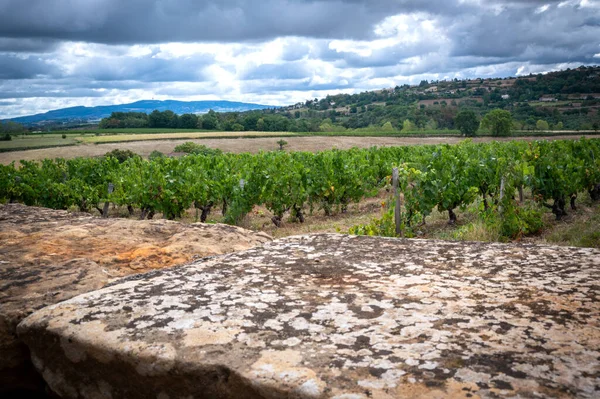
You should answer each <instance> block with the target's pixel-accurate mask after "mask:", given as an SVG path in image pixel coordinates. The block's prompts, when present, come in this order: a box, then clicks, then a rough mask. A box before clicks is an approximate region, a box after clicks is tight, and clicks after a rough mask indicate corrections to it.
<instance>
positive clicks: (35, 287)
mask: <svg viewBox="0 0 600 399" xmlns="http://www.w3.org/2000/svg"><path fill="white" fill-rule="evenodd" d="M269 240H270V238H269V237H268V236H267V235H265V234H262V233H253V232H250V231H248V230H244V229H240V228H237V227H232V226H226V225H201V224H193V225H184V224H180V223H177V222H169V221H165V220H157V221H136V220H128V219H100V218H95V217H91V216H89V215H85V214H71V213H68V212H64V211H54V210H50V209H45V208H35V207H26V206H23V205H18V204H9V205H0V392H2V391H4V390H9V389H10V390H14V389H25V388H36V387H38V386H39V383H40V380H39V376H37V373H35V372H33V368H32V367H31V362H30V360H29V358H30V357H29V353H28V351H27V348H26V347H25V346H24V345H23V344H22V343H20V342H19V340H18V339H17V337H16V326H17V324H18V323H19V322H20V321H21V320H22V319H24V318H25V317H26V316H28V315H29V314H31V313H32V312H33V311H35V310H38V309H41V308H43V307H44V306H48V305H51V304H54V303H57V302H60V301H64V300H66V299H69V298H72V297H73V296H76V295H79V294H82V293H84V292H88V291H92V290H96V289H99V288H102V287H103V286H105V285H106V284H107V283H109V282H111V281H114V280H115V279H117V278H118V277H123V276H127V275H131V274H133V273H141V272H144V271H148V270H152V269H157V268H165V267H170V266H173V265H176V264H182V263H187V262H190V261H191V260H192V259H193V258H194V257H204V256H208V255H216V254H223V253H227V252H233V251H238V250H243V249H248V248H250V247H253V246H256V245H259V244H261V243H264V242H266V241H269Z"/></svg>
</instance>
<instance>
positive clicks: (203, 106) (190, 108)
mask: <svg viewBox="0 0 600 399" xmlns="http://www.w3.org/2000/svg"><path fill="white" fill-rule="evenodd" d="M265 108H270V107H269V106H268V105H260V104H251V103H242V102H232V101H175V100H166V101H155V100H142V101H137V102H134V103H130V104H118V105H103V106H97V107H70V108H62V109H56V110H53V111H49V112H45V113H43V114H36V115H30V116H22V117H18V118H12V119H7V121H8V120H10V121H13V122H18V123H21V124H23V125H44V124H50V123H54V124H55V123H89V122H99V121H100V120H101V119H102V118H106V117H108V116H110V115H111V114H112V113H113V112H143V113H150V112H152V111H154V110H159V111H165V110H171V111H173V112H175V113H177V114H187V113H189V114H204V113H207V112H208V111H209V110H211V109H212V110H214V111H217V112H240V111H250V110H258V109H265Z"/></svg>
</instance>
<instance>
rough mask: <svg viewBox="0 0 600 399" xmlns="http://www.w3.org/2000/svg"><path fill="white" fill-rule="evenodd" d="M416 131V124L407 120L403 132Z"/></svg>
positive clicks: (403, 125) (403, 124)
mask: <svg viewBox="0 0 600 399" xmlns="http://www.w3.org/2000/svg"><path fill="white" fill-rule="evenodd" d="M414 130H415V125H414V123H412V122H411V121H409V120H408V119H407V120H405V121H404V123H402V131H403V132H410V131H414Z"/></svg>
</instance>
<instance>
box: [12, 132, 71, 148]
mask: <svg viewBox="0 0 600 399" xmlns="http://www.w3.org/2000/svg"><path fill="white" fill-rule="evenodd" d="M77 143H79V141H78V140H77V139H76V137H75V136H67V137H65V138H64V139H63V138H62V135H61V134H49V135H44V136H33V135H28V136H13V138H12V140H10V141H0V152H6V151H19V150H32V149H36V148H50V147H60V146H69V145H76V144H77Z"/></svg>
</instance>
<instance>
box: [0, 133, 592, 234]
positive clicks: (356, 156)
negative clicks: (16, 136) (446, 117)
mask: <svg viewBox="0 0 600 399" xmlns="http://www.w3.org/2000/svg"><path fill="white" fill-rule="evenodd" d="M599 156H600V140H598V139H580V140H578V141H554V142H547V141H536V142H517V141H514V142H506V143H500V142H491V143H484V144H474V143H472V142H470V141H465V142H463V143H461V144H460V145H455V146H450V145H431V146H414V147H413V146H411V147H389V148H370V149H352V150H347V151H341V150H330V151H323V152H319V153H316V154H315V153H309V152H292V153H287V152H283V151H276V152H263V153H259V154H254V155H252V154H220V153H208V154H197V155H188V156H185V157H182V158H168V157H160V158H155V159H152V160H145V159H142V158H141V157H137V156H136V157H131V158H128V159H126V160H121V161H122V162H120V161H119V160H118V159H117V158H114V157H111V156H106V157H101V158H76V159H71V160H64V159H55V160H50V159H46V160H44V161H41V162H34V161H21V164H20V165H19V166H17V165H15V164H14V163H13V164H11V165H7V166H4V165H0V201H8V202H21V203H24V204H27V205H36V206H43V207H49V208H54V209H68V208H70V207H74V206H75V207H77V208H78V209H79V210H80V211H83V212H91V211H93V210H94V209H95V210H97V211H98V212H100V213H101V214H102V215H103V216H107V214H108V210H109V205H110V204H111V203H112V204H114V205H116V206H120V207H123V208H125V207H126V208H127V209H128V210H129V213H130V214H131V215H137V216H138V217H140V218H142V219H145V218H152V217H153V216H154V215H155V214H158V213H160V214H162V215H163V217H165V218H168V219H176V218H179V217H181V216H182V215H183V214H184V212H185V211H187V210H188V209H190V208H192V207H193V208H195V209H196V215H197V217H198V219H199V220H200V221H202V222H205V221H206V220H207V217H208V215H209V214H210V212H211V211H214V209H216V208H218V209H219V210H221V212H222V213H223V215H224V220H225V221H226V222H227V223H230V224H237V223H239V222H240V221H241V220H242V219H243V218H244V216H245V215H246V214H248V213H249V212H251V211H252V209H253V208H254V207H255V206H256V205H262V206H264V207H265V208H266V209H267V210H268V211H269V212H271V213H272V218H271V220H272V222H273V223H274V224H275V225H277V226H279V225H280V224H281V222H282V220H283V218H284V216H285V215H287V214H289V215H290V219H291V220H292V221H293V222H297V223H302V222H303V221H304V218H305V216H306V214H307V213H313V212H323V213H324V214H325V215H331V214H333V213H338V212H341V213H343V212H345V211H346V210H347V209H348V206H349V205H350V204H351V203H355V202H358V201H360V200H361V199H363V198H365V197H371V196H375V195H377V193H378V192H379V191H380V190H382V189H390V184H391V172H392V169H393V168H394V167H397V168H398V170H399V189H400V191H401V192H402V196H403V206H402V212H401V223H402V231H403V234H405V235H406V236H411V235H412V232H413V231H414V230H415V229H416V228H418V227H419V226H420V225H422V224H424V223H425V222H426V218H427V216H428V215H430V214H431V212H432V210H434V209H436V208H437V209H438V210H439V211H444V212H447V215H448V222H449V223H450V224H453V223H455V222H456V220H457V215H456V211H457V209H461V208H463V209H464V208H465V207H466V206H468V205H470V204H472V203H473V202H474V201H476V200H479V202H480V203H481V209H480V214H481V216H482V217H483V218H485V219H487V220H491V221H493V222H495V223H498V224H499V225H500V226H501V229H502V234H503V236H505V237H507V238H515V237H518V236H520V235H526V234H529V233H533V232H535V231H536V230H538V229H539V228H540V225H541V218H542V214H543V212H544V211H545V210H547V211H548V212H552V213H553V214H554V215H555V216H556V218H557V219H560V218H562V217H563V216H564V215H566V214H567V210H568V208H573V209H574V208H575V207H576V206H577V196H578V195H581V194H582V193H584V194H585V195H590V196H591V197H592V199H593V200H599V199H600V158H598V157H599ZM524 193H527V194H528V195H527V197H528V199H525V195H524ZM388 207H390V208H389V211H388V212H387V213H386V214H385V215H384V216H383V217H382V218H381V219H378V220H375V221H373V222H372V223H370V224H368V225H363V226H357V227H355V228H353V229H352V230H351V232H352V233H355V234H369V235H390V236H393V235H396V233H395V230H394V226H395V225H394V216H393V214H394V209H393V204H392V205H388Z"/></svg>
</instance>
